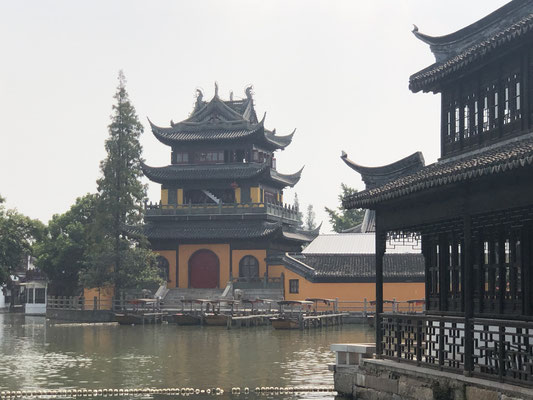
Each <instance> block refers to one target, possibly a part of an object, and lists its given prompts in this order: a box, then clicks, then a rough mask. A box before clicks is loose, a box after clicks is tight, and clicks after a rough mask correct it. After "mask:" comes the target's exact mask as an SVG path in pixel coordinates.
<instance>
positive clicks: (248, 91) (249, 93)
mask: <svg viewBox="0 0 533 400" xmlns="http://www.w3.org/2000/svg"><path fill="white" fill-rule="evenodd" d="M253 90H254V86H253V85H248V86H247V87H246V89H244V93H245V94H246V98H247V99H248V100H250V101H251V100H252V96H253V94H254V92H253Z"/></svg>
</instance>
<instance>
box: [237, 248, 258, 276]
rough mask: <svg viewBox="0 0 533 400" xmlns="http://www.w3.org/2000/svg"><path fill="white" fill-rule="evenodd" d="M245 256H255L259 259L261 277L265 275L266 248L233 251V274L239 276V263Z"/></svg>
mask: <svg viewBox="0 0 533 400" xmlns="http://www.w3.org/2000/svg"><path fill="white" fill-rule="evenodd" d="M245 256H254V257H255V258H257V261H259V277H263V276H265V273H266V261H265V258H266V250H233V251H232V262H233V265H232V270H233V276H234V277H237V276H239V263H240V262H241V260H242V258H243V257H245Z"/></svg>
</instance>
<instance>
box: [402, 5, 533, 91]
mask: <svg viewBox="0 0 533 400" xmlns="http://www.w3.org/2000/svg"><path fill="white" fill-rule="evenodd" d="M532 12H533V2H531V0H519V1H516V0H515V1H513V2H510V3H508V4H507V5H506V6H504V7H502V8H501V9H499V10H497V11H495V12H494V13H492V14H490V15H489V16H487V17H485V18H484V19H482V20H480V21H478V22H476V23H475V24H472V25H471V26H469V27H467V28H464V29H463V30H461V31H458V32H456V33H455V34H451V35H447V36H445V37H441V38H431V37H429V36H426V35H423V34H420V33H418V30H417V28H415V31H414V33H415V35H416V36H417V37H419V38H420V39H422V40H423V41H425V42H427V43H429V44H431V47H432V50H433V51H434V53H436V54H435V55H436V57H437V62H436V63H435V64H433V65H431V66H429V67H427V68H425V69H423V70H422V71H419V72H417V73H416V74H414V75H412V76H411V77H410V79H409V88H410V89H411V90H412V91H414V92H418V91H419V90H424V91H429V90H434V89H435V86H436V84H437V82H438V81H439V80H441V79H443V78H444V77H446V76H448V75H450V74H452V73H453V72H456V71H458V70H461V69H462V68H464V67H466V66H468V65H470V64H471V63H473V62H475V61H477V60H479V59H480V58H482V57H485V56H487V55H489V54H492V53H493V52H494V51H496V50H498V49H501V48H502V47H504V46H506V47H510V43H511V42H512V41H515V40H517V39H519V38H521V37H523V36H525V35H526V34H528V33H530V32H531V31H532V30H533V14H532ZM462 43H463V44H464V43H466V44H468V45H467V46H461V44H462ZM439 49H440V51H442V52H448V55H447V56H446V55H443V54H441V53H439ZM454 49H457V50H458V51H456V52H454Z"/></svg>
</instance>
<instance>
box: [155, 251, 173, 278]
mask: <svg viewBox="0 0 533 400" xmlns="http://www.w3.org/2000/svg"><path fill="white" fill-rule="evenodd" d="M156 262H157V269H158V272H159V277H160V278H161V279H163V280H164V281H165V282H169V281H170V279H169V270H170V264H169V262H168V260H167V259H166V258H165V257H163V256H157V257H156Z"/></svg>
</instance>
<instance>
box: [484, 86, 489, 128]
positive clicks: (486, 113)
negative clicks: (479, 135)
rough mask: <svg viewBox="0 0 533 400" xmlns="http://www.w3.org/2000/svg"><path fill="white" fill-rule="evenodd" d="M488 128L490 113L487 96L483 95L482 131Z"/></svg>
mask: <svg viewBox="0 0 533 400" xmlns="http://www.w3.org/2000/svg"><path fill="white" fill-rule="evenodd" d="M489 129H490V115H489V97H488V96H487V95H485V97H484V98H483V132H487V131H488V130H489Z"/></svg>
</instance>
